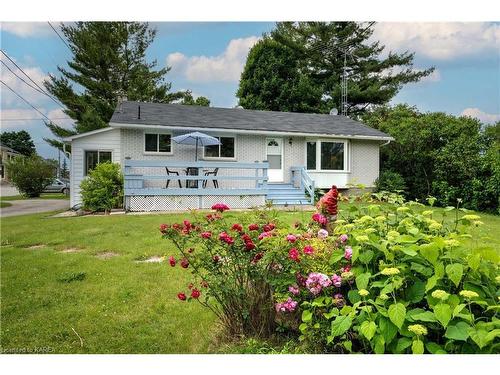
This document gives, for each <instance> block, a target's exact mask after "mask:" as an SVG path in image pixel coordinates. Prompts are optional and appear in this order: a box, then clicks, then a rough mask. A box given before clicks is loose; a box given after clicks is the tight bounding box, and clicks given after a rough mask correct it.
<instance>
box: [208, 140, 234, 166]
mask: <svg viewBox="0 0 500 375" xmlns="http://www.w3.org/2000/svg"><path fill="white" fill-rule="evenodd" d="M212 137H215V138H218V139H219V141H220V138H233V140H234V156H233V157H223V156H205V147H203V160H222V161H224V160H236V149H237V144H236V143H237V137H236V135H229V134H228V135H226V134H224V135H213V136H212ZM220 148H221V145H219V155H220V154H221V152H220Z"/></svg>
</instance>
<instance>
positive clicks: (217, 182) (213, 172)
mask: <svg viewBox="0 0 500 375" xmlns="http://www.w3.org/2000/svg"><path fill="white" fill-rule="evenodd" d="M218 172H219V168H215V169H214V170H213V171H209V172H205V176H217V173H218ZM207 182H208V180H205V181H203V188H206V187H207ZM212 182H213V183H214V187H215V188H216V189H218V188H219V181H217V180H212Z"/></svg>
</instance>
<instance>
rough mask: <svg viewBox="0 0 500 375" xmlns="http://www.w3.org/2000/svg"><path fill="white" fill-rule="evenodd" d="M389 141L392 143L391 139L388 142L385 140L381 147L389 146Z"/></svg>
mask: <svg viewBox="0 0 500 375" xmlns="http://www.w3.org/2000/svg"><path fill="white" fill-rule="evenodd" d="M389 143H391V140H390V139H389V140H388V141H387V142H384V143H382V144H381V145H380V147H384V146H387V145H388V144H389Z"/></svg>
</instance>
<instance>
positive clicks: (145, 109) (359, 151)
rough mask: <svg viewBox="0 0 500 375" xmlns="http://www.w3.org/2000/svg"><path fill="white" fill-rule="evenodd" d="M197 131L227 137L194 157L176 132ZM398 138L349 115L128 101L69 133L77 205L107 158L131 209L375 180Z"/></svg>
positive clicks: (283, 198) (233, 201)
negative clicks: (91, 127) (387, 146)
mask: <svg viewBox="0 0 500 375" xmlns="http://www.w3.org/2000/svg"><path fill="white" fill-rule="evenodd" d="M192 131H199V132H203V133H206V134H209V135H211V136H214V137H218V138H219V139H220V141H221V143H222V144H221V145H220V146H208V147H205V148H204V149H201V150H200V151H199V160H198V162H194V159H195V148H194V146H186V145H182V144H176V143H175V142H173V141H172V137H174V136H176V135H180V134H185V133H188V132H192ZM391 140H392V138H391V137H390V136H388V135H387V134H385V133H382V132H380V131H378V130H376V129H373V128H370V127H368V126H366V125H363V124H362V123H360V122H358V121H354V120H351V119H349V118H347V117H344V116H333V115H320V114H304V113H289V112H270V111H254V110H245V109H238V108H232V109H229V108H210V107H201V106H188V105H180V104H157V103H141V102H132V101H125V102H123V103H121V104H120V105H119V106H118V108H117V109H116V111H115V112H114V114H113V117H112V118H111V121H110V123H109V127H107V128H104V129H99V130H95V131H92V132H88V133H84V134H79V135H75V136H71V137H68V138H65V142H67V143H70V144H71V152H72V153H71V188H70V191H71V204H72V205H74V204H77V203H80V202H81V197H80V183H81V181H82V180H83V179H84V177H85V175H86V174H87V172H88V171H89V170H90V169H92V168H93V167H95V165H96V164H97V163H100V162H104V161H112V162H115V163H119V164H120V165H121V166H122V168H123V171H124V175H125V208H126V209H127V210H131V211H153V210H184V209H189V208H209V207H210V206H211V205H212V204H213V203H216V202H219V201H223V202H226V203H227V204H228V205H230V206H231V207H234V208H237V207H240V208H245V207H252V206H260V205H263V204H265V202H266V200H271V201H273V203H275V204H309V203H310V202H311V195H312V194H311V193H312V192H313V191H314V188H325V189H327V188H330V187H331V186H332V185H337V186H338V187H339V188H341V189H347V188H348V187H349V186H350V184H364V185H366V186H367V187H373V185H374V182H375V180H376V179H377V177H378V175H379V148H380V146H381V145H383V144H384V143H388V142H389V141H391ZM167 168H168V170H167ZM207 172H212V173H211V174H208V175H205V173H207ZM213 172H215V173H213ZM177 174H178V175H177ZM167 183H168V187H167Z"/></svg>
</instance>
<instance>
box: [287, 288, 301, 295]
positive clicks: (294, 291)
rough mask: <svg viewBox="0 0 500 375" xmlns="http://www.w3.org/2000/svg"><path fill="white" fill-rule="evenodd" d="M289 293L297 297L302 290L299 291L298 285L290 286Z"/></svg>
mask: <svg viewBox="0 0 500 375" xmlns="http://www.w3.org/2000/svg"><path fill="white" fill-rule="evenodd" d="M288 291H289V292H290V293H292V294H293V295H294V296H296V295H297V294H299V293H300V289H299V287H298V286H297V285H290V286H289V287H288Z"/></svg>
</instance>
